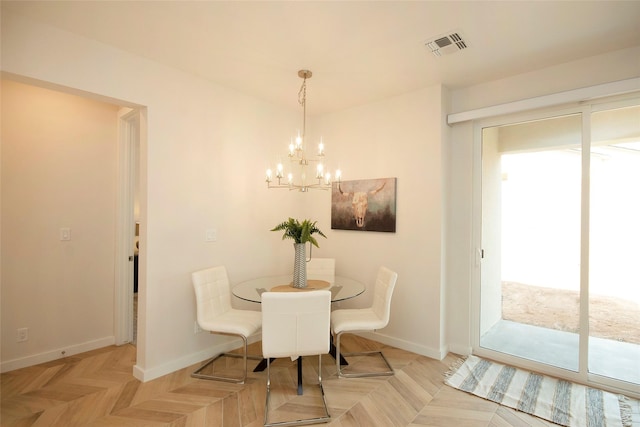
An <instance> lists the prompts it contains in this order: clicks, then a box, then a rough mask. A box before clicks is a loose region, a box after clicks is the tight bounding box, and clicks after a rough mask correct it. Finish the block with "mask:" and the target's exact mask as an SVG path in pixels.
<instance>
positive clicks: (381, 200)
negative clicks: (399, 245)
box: [331, 178, 396, 233]
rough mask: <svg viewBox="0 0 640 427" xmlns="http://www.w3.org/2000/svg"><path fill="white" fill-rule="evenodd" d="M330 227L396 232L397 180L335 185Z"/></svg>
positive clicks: (364, 181)
mask: <svg viewBox="0 0 640 427" xmlns="http://www.w3.org/2000/svg"><path fill="white" fill-rule="evenodd" d="M331 228H332V229H334V230H358V231H386V232H392V233H395V231H396V178H378V179H362V180H357V181H342V182H340V183H338V182H334V183H333V185H332V188H331Z"/></svg>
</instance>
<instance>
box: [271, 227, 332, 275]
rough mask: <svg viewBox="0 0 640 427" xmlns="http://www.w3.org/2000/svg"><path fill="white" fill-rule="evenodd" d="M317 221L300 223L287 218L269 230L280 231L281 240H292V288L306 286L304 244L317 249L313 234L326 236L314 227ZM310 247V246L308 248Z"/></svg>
mask: <svg viewBox="0 0 640 427" xmlns="http://www.w3.org/2000/svg"><path fill="white" fill-rule="evenodd" d="M316 224H317V221H313V222H311V220H309V219H305V220H304V221H302V222H300V221H298V220H297V219H294V218H289V219H288V220H287V221H284V222H282V223H280V224H278V225H276V226H275V227H273V228H272V229H271V231H282V230H284V234H283V235H282V240H284V239H293V241H294V244H293V247H294V249H295V259H294V263H293V286H294V287H296V288H304V287H306V286H307V255H306V249H305V248H306V246H305V245H306V243H307V242H309V244H310V245H314V246H315V247H316V248H319V247H320V246H318V241H317V240H316V238H315V237H313V235H314V234H316V233H317V234H318V235H320V236H322V237H324V238H326V237H327V236H325V235H324V233H323V232H322V231H321V230H320V229H319V228H318V227H317V226H316ZM309 247H311V246H309ZM309 254H311V249H309Z"/></svg>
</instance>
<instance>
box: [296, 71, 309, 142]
mask: <svg viewBox="0 0 640 427" xmlns="http://www.w3.org/2000/svg"><path fill="white" fill-rule="evenodd" d="M298 104H300V105H302V135H301V136H302V139H303V140H304V134H305V130H306V127H307V123H306V122H307V76H306V74H305V76H304V80H302V86H300V90H299V91H298Z"/></svg>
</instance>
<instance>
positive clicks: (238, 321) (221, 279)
mask: <svg viewBox="0 0 640 427" xmlns="http://www.w3.org/2000/svg"><path fill="white" fill-rule="evenodd" d="M191 280H192V282H193V289H194V291H195V294H196V317H197V322H198V325H199V326H200V328H202V329H203V330H205V331H209V332H210V333H212V334H222V335H233V336H239V337H240V338H242V343H243V352H242V354H237V353H222V354H220V355H218V356H216V357H213V358H212V359H209V360H208V361H206V362H205V363H204V364H203V365H202V366H201V367H200V368H198V370H196V371H195V372H194V373H193V374H191V376H192V377H194V378H202V379H208V380H220V381H228V382H236V383H241V384H244V381H245V379H246V378H247V359H248V358H249V359H257V360H261V359H262V357H261V356H258V355H256V356H248V355H247V338H248V337H249V336H251V335H253V334H255V333H257V332H258V331H259V330H260V327H261V325H262V315H261V314H260V312H259V311H253V310H239V309H235V308H233V307H232V306H231V288H230V286H229V279H228V277H227V270H226V268H225V267H224V266H217V267H212V268H207V269H205V270H200V271H196V272H194V273H192V275H191ZM223 356H227V357H236V358H237V357H242V358H243V362H244V373H243V375H242V376H241V377H233V376H224V375H213V374H205V373H203V371H204V370H205V369H206V367H207V366H208V365H210V364H213V362H215V361H216V360H217V359H218V358H219V357H223Z"/></svg>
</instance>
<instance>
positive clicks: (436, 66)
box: [2, 1, 640, 114]
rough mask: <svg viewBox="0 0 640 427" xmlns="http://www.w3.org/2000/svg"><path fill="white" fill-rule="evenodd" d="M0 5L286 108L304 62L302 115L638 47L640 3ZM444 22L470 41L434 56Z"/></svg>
mask: <svg viewBox="0 0 640 427" xmlns="http://www.w3.org/2000/svg"><path fill="white" fill-rule="evenodd" d="M2 8H3V11H5V10H10V11H13V12H15V13H20V14H24V15H27V16H30V17H32V18H34V19H36V20H39V21H43V22H46V23H49V24H51V25H54V26H57V27H61V28H63V29H67V30H69V31H72V32H75V33H79V34H82V35H84V36H86V37H90V38H93V39H95V40H99V41H101V42H104V43H107V44H111V45H114V46H117V47H119V48H121V49H123V50H127V51H130V52H133V53H135V54H137V55H141V56H144V57H147V58H149V59H152V60H155V61H158V62H161V63H165V64H167V65H170V66H173V67H177V68H180V69H182V70H184V71H188V72H191V73H194V74H197V75H199V76H201V77H203V78H205V79H209V80H211V81H214V82H216V83H219V84H221V85H224V86H228V87H231V88H234V89H237V90H239V91H241V92H245V93H248V94H251V95H254V96H257V97H260V98H263V99H266V100H269V101H271V102H273V103H277V104H282V105H289V106H291V107H292V108H293V107H295V108H297V107H298V104H297V93H298V89H299V87H300V85H301V83H302V80H301V79H300V78H299V77H298V70H300V69H309V70H311V71H312V72H313V77H312V78H311V79H310V80H309V81H308V89H307V110H308V112H309V114H317V113H324V112H328V111H335V110H339V109H343V108H347V107H351V106H354V105H358V104H363V103H367V102H372V101H375V100H378V99H384V98H387V97H390V96H394V95H397V94H400V93H405V92H410V91H414V90H417V89H419V88H422V87H428V86H431V85H434V84H438V83H442V84H444V85H446V86H448V87H450V88H452V89H455V88H458V87H464V86H469V85H473V84H477V83H479V82H483V81H489V80H493V79H498V78H502V77H506V76H509V75H514V74H519V73H523V72H527V71H531V70H535V69H540V68H545V67H548V66H552V65H555V64H560V63H563V62H568V61H572V60H576V59H579V58H583V57H588V56H593V55H598V54H601V53H604V52H608V51H613V50H618V49H623V48H626V47H631V46H638V45H640V1H595V2H586V1H503V2H493V1H468V2H462V1H410V2H405V1H314V2H312V1H288V2H279V1H257V2H251V1H123V2H112V1H71V2H59V1H44V2H36V1H16V2H12V1H2ZM451 31H458V32H459V33H460V34H461V35H462V36H463V37H464V39H465V41H466V42H467V44H468V46H469V47H468V48H467V49H465V50H462V51H459V52H457V53H455V54H451V55H445V56H442V57H435V56H433V55H432V54H431V53H430V52H429V50H428V49H427V48H426V47H425V45H424V44H425V42H426V41H428V40H431V39H433V38H434V37H435V36H439V35H442V34H445V33H449V32H451ZM636 60H639V61H640V59H638V58H636ZM585 72H588V70H585Z"/></svg>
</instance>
